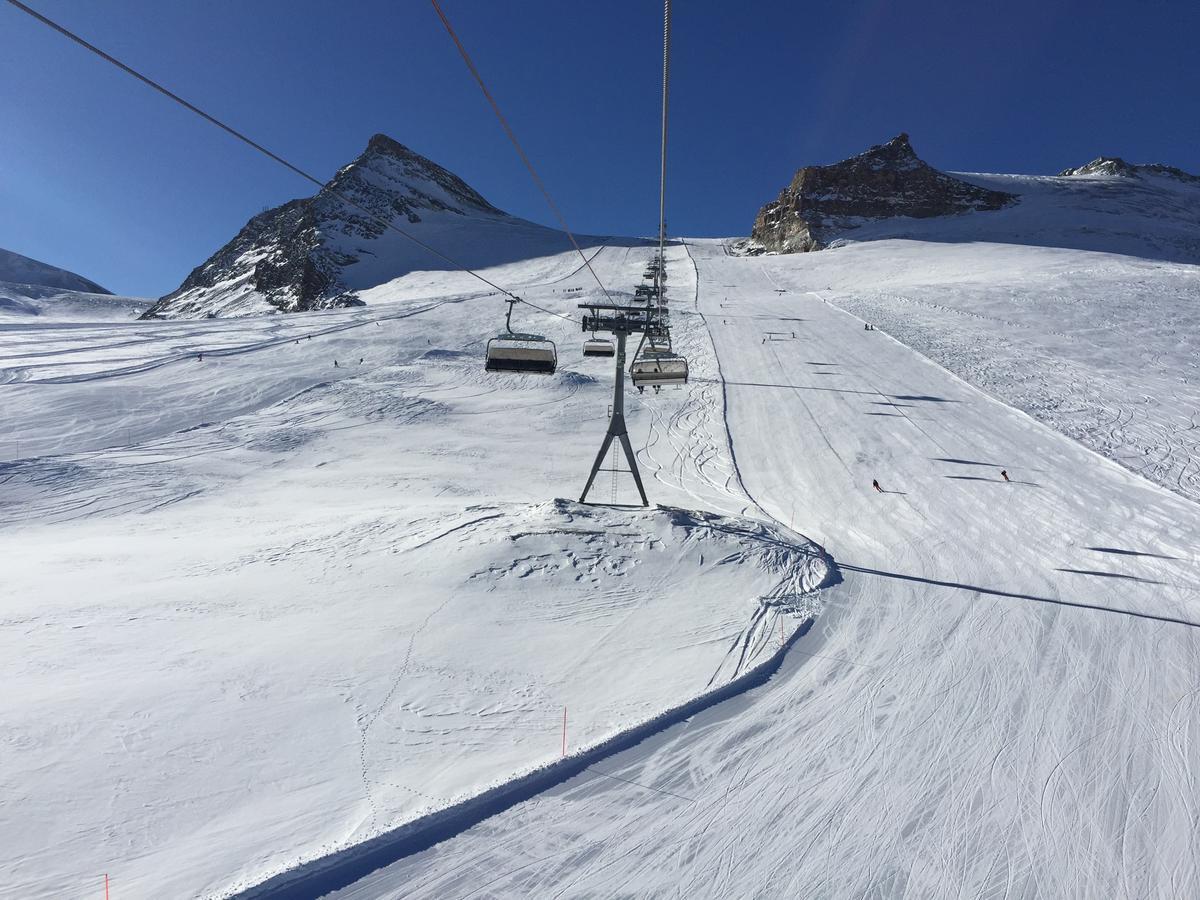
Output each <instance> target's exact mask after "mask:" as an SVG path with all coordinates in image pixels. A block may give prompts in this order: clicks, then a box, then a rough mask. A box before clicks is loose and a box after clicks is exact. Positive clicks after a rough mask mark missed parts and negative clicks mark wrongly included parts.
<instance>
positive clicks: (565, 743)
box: [105, 706, 567, 900]
mask: <svg viewBox="0 0 1200 900" xmlns="http://www.w3.org/2000/svg"><path fill="white" fill-rule="evenodd" d="M562 755H563V756H566V755H567V708H566V707H565V706H564V707H563V749H562ZM105 900H107V898H105Z"/></svg>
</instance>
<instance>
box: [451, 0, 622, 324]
mask: <svg viewBox="0 0 1200 900" xmlns="http://www.w3.org/2000/svg"><path fill="white" fill-rule="evenodd" d="M429 2H430V3H432V4H433V9H434V11H435V12H436V13H437V14H438V18H439V19H441V20H442V25H444V26H445V27H446V32H447V33H448V34H449V35H450V39H451V40H452V41H454V46H455V47H457V48H458V52H459V55H460V56H462V58H463V62H465V63H466V64H467V68H468V69H470V70H471V74H472V75H473V76H474V77H475V81H476V82H477V83H478V84H479V89H480V90H481V91H483V96H484V97H486V98H487V102H488V103H489V104H491V107H492V112H494V113H495V114H496V118H497V119H499V120H500V125H501V127H502V128H503V129H504V133H505V134H507V135H508V139H509V141H511V142H512V145H513V147H515V148H516V150H517V155H518V156H520V157H521V162H523V163H525V168H526V169H528V170H529V176H530V177H531V178H532V179H533V183H534V184H536V185H537V187H538V190H540V191H541V192H542V196H543V197H545V198H546V204H547V205H548V206H549V207H550V210H551V211H552V212H553V213H554V216H555V218H557V219H558V224H559V225H561V226H562V230H563V231H564V232H565V233H566V235H567V237H568V238H570V240H571V245H572V246H573V247H574V248H575V252H576V253H578V254H579V256H580V258H581V259H582V260H583V264H584V265H585V266H587V270H588V271H589V272H591V273H592V278H594V279H596V284H598V285H600V290H602V291H604V296H605V297H606V298H607V299H608V302H609V303H612V302H613V299H612V297H611V296H610V295H609V293H608V288H606V287H605V286H604V282H603V281H601V280H600V276H599V275H597V274H596V270H595V269H593V268H592V262H591V260H590V259H588V258H587V254H585V253H584V252H583V249H582V248H581V247H580V246H579V241H577V240H575V235H574V234H573V233H572V232H571V229H570V227H569V226H568V225H567V220H566V217H565V216H563V214H562V211H561V210H560V209H559V208H558V204H557V203H555V202H554V198H553V197H551V196H550V191H549V190H548V189H547V188H546V185H545V183H544V182H543V181H542V179H541V176H540V175H538V173H537V169H535V168H534V167H533V163H532V162H531V161H530V159H529V155H528V154H527V153H526V152H525V148H524V147H522V146H521V142H520V141H519V140H517V135H516V133H515V132H514V131H513V130H512V126H511V125H509V124H508V119H506V118H504V113H502V112H501V111H500V104H499V103H497V102H496V98H495V97H494V96H492V92H491V91H490V90H488V86H487V84H486V83H485V82H484V80H483V76H482V75H480V74H479V69H478V68H476V66H475V63H474V61H473V60H472V59H471V55H470V54H469V53H467V48H466V47H464V46H463V42H462V41H461V40H459V37H458V34H457V33H456V32H455V30H454V26H453V25H451V24H450V20H449V19H448V18H446V13H445V12H443V10H442V7H441V4H439V3H438V0H429Z"/></svg>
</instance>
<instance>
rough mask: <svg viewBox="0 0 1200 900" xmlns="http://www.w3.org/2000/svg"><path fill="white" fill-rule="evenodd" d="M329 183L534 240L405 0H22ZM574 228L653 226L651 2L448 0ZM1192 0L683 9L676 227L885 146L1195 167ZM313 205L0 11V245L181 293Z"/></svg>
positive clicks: (134, 286)
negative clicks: (255, 223)
mask: <svg viewBox="0 0 1200 900" xmlns="http://www.w3.org/2000/svg"><path fill="white" fill-rule="evenodd" d="M29 3H30V5H31V6H34V7H35V8H37V9H39V10H41V11H42V12H44V13H45V14H47V15H49V16H51V17H52V18H57V19H59V20H60V21H62V22H63V23H64V24H65V25H67V26H68V27H70V28H73V29H75V30H77V31H79V32H80V33H82V34H83V36H84V37H87V38H88V39H90V40H92V41H93V42H94V43H96V44H98V45H99V46H101V47H103V48H105V49H107V50H109V51H110V52H112V53H114V54H115V55H117V56H118V57H120V58H122V59H124V60H125V61H126V62H128V63H130V64H131V65H133V66H134V67H136V68H140V69H142V70H144V71H145V72H147V73H148V74H149V75H151V76H152V77H155V78H158V79H160V80H161V81H163V82H164V83H165V84H166V85H167V86H168V87H171V88H172V89H174V90H176V91H177V92H178V93H180V94H182V95H183V96H185V97H187V98H189V99H191V100H192V101H193V102H195V103H197V104H198V105H200V106H201V107H203V108H206V109H208V110H209V111H211V112H212V113H214V114H216V115H217V116H219V117H222V118H225V119H227V120H228V121H229V122H230V123H231V124H233V125H234V126H235V127H238V128H240V129H242V130H244V131H246V132H248V133H249V134H250V135H251V136H252V137H255V138H256V139H258V140H260V141H261V142H262V143H264V144H266V145H267V146H269V147H271V148H272V149H275V150H276V151H277V152H279V153H281V154H282V155H283V156H285V157H288V158H290V159H292V160H293V161H294V162H296V163H297V164H298V165H300V166H301V167H303V168H307V169H309V170H310V171H313V172H314V173H315V174H316V175H318V177H321V178H327V177H329V176H331V175H332V174H333V172H334V171H335V170H336V169H337V167H339V166H340V165H343V164H344V163H346V162H348V161H350V160H351V159H353V158H354V156H356V155H357V154H358V153H359V152H360V151H361V150H362V148H363V147H364V146H365V144H366V142H367V139H368V138H369V137H370V136H371V135H372V134H373V133H375V132H379V131H382V132H385V133H387V134H389V135H391V136H392V137H394V138H396V139H397V140H399V141H400V142H402V143H404V144H407V145H409V146H410V147H412V148H413V149H414V150H416V151H418V152H420V153H423V154H425V155H426V156H428V157H430V158H432V159H433V160H435V161H436V162H439V163H441V164H442V165H444V166H446V167H447V168H449V169H450V170H451V171H454V172H456V173H457V174H459V175H461V176H462V177H463V178H464V179H466V181H467V182H468V183H469V184H471V185H472V186H473V187H475V188H476V189H477V190H479V191H480V192H481V193H482V194H483V195H484V196H485V197H487V198H488V199H489V200H490V201H491V202H493V203H495V204H496V205H497V206H500V207H501V208H503V209H506V210H508V211H509V212H512V213H514V214H517V215H521V216H525V217H527V218H530V219H534V220H535V221H539V222H543V223H546V224H552V217H551V216H550V214H549V211H548V210H547V209H546V208H545V205H544V201H543V200H542V199H541V196H540V195H539V194H538V193H537V191H536V189H535V188H534V186H533V185H532V184H531V182H530V181H529V178H528V176H527V175H526V174H525V171H524V169H523V168H522V167H521V164H520V162H519V160H518V159H517V157H516V155H515V153H514V152H513V150H512V148H511V147H510V146H509V145H508V144H507V142H506V140H505V138H504V135H503V133H502V132H501V130H500V128H499V126H498V125H497V123H496V122H495V120H494V119H493V118H492V115H491V112H490V111H489V109H488V108H487V106H486V104H485V101H484V100H483V98H482V96H481V94H480V92H479V90H478V88H477V87H476V86H475V84H474V83H473V82H472V81H471V80H470V77H469V75H468V73H467V71H466V69H465V67H464V66H463V63H462V61H461V60H460V59H459V57H458V55H457V53H456V52H455V50H454V48H453V45H452V44H451V43H450V40H449V38H448V37H447V36H446V34H445V33H444V31H443V30H442V28H441V25H440V24H439V22H438V20H437V18H436V16H435V14H434V12H433V10H432V8H431V7H430V6H429V5H428V4H427V3H425V2H423V0H342V2H339V3H329V2H327V0H205V2H203V3H201V2H199V0H171V2H162V0H105V2H85V0H29ZM443 6H444V8H445V9H446V11H447V14H448V15H449V16H450V17H451V19H452V21H453V22H454V23H455V26H456V28H457V29H458V31H459V33H460V35H461V36H462V38H463V40H464V41H465V42H466V44H467V47H468V49H469V50H470V51H471V52H472V54H473V55H474V57H475V60H476V62H477V64H478V65H479V67H480V68H481V70H482V71H483V73H484V76H485V77H486V78H487V79H488V81H489V83H490V85H491V87H492V89H493V91H494V92H495V93H496V94H497V96H498V98H499V100H500V103H501V105H502V107H503V108H504V109H505V111H506V113H507V114H508V116H509V118H510V120H511V121H512V124H513V126H514V128H515V129H516V131H517V134H518V136H519V137H520V138H521V140H522V142H523V143H524V144H525V146H526V149H527V150H528V152H529V153H530V155H531V156H532V157H533V159H534V162H535V164H536V165H537V166H538V167H539V169H540V171H541V173H542V176H543V178H544V179H545V181H546V183H547V184H548V186H549V187H550V190H551V192H552V193H553V194H554V196H555V199H556V200H557V201H558V203H559V205H560V207H561V208H562V209H563V211H564V212H565V213H566V215H567V219H568V221H569V222H570V223H571V225H572V227H573V228H574V229H576V230H578V231H581V232H587V233H592V234H650V233H652V232H653V231H654V230H655V228H656V216H657V179H658V160H657V154H658V115H659V107H658V104H659V96H658V84H659V77H660V75H659V66H660V54H661V44H660V42H661V4H659V3H657V2H656V0H639V2H633V0H555V2H551V0H443ZM1198 33H1200V3H1195V2H1190V0H1189V2H1144V3H1139V4H1129V3H1127V2H1122V3H1115V2H1113V3H1110V2H1107V0H1097V2H1090V3H1084V2H1074V0H1038V2H1027V0H1008V2H1005V3H982V2H971V0H967V2H963V0H953V2H952V0H905V2H900V0H861V2H856V0H841V2H823V0H809V2H804V3H799V2H773V0H755V2H729V0H679V2H676V4H675V31H674V37H675V45H674V55H673V63H672V65H673V69H672V91H673V93H672V110H671V111H672V118H671V127H672V135H671V137H672V147H671V159H670V174H669V182H670V187H669V197H668V220H669V230H670V231H671V232H672V233H674V234H688V235H697V236H699V235H733V234H745V233H747V232H748V231H749V228H750V225H751V223H752V221H753V219H754V215H755V213H756V212H757V209H758V207H759V206H760V205H761V204H762V203H764V202H765V201H767V200H769V199H771V198H772V197H774V196H775V195H776V194H777V193H778V191H779V190H780V188H781V187H783V185H784V184H785V183H786V182H787V181H788V179H789V178H790V177H791V175H792V173H793V171H794V170H795V169H796V168H798V167H799V166H801V165H804V164H808V163H828V162H834V161H836V160H838V159H841V158H844V157H846V156H848V155H851V154H853V153H857V152H859V151H861V150H863V149H865V148H866V147H868V146H870V145H871V144H875V143H879V142H881V141H884V140H887V139H888V138H890V137H892V136H894V135H895V134H897V133H898V132H900V131H907V132H908V133H909V134H910V135H911V138H912V141H913V145H914V147H915V148H916V150H917V152H918V153H919V154H920V155H921V156H922V157H924V158H925V159H926V160H927V161H929V162H930V163H932V164H933V165H935V166H938V167H939V168H943V169H951V170H965V171H993V172H1022V173H1035V174H1049V173H1054V172H1057V171H1058V170H1060V169H1062V168H1064V167H1066V166H1068V165H1077V164H1081V163H1084V162H1087V161H1088V160H1090V159H1092V158H1094V157H1095V156H1097V155H1100V154H1106V155H1119V156H1124V157H1125V158H1127V159H1130V160H1131V161H1136V162H1166V163H1169V164H1172V165H1178V166H1181V167H1183V168H1185V169H1188V170H1190V171H1200V115H1198V114H1197V105H1198V101H1197V97H1198V95H1200V90H1198V89H1200V52H1197V50H1196V47H1195V36H1196V34H1198ZM310 193H311V190H310V189H309V187H308V186H306V184H305V182H303V181H301V180H300V179H298V178H297V177H296V176H294V175H292V174H290V173H288V172H287V171H285V170H282V169H279V168H277V167H276V166H275V164H273V163H271V162H269V161H268V160H266V159H264V158H262V157H259V156H257V155H256V154H254V153H253V152H252V151H250V150H249V149H248V148H246V147H244V146H242V145H240V144H238V143H237V142H235V141H233V140H232V139H230V138H229V137H228V136H226V135H224V134H223V133H221V132H220V131H218V130H216V129H215V128H213V127H212V126H211V125H208V124H207V123H205V122H203V121H201V120H199V119H197V118H194V117H193V116H192V115H191V114H189V113H187V112H185V111H184V110H182V109H180V108H178V107H176V106H174V105H173V104H170V103H169V102H168V101H166V100H165V98H163V97H161V96H159V95H157V94H156V93H154V92H152V91H150V90H149V89H147V88H146V87H144V86H142V85H140V84H138V83H137V82H135V81H134V80H132V79H131V78H129V77H128V76H127V75H124V74H122V73H121V72H118V71H117V70H115V69H113V68H112V67H110V66H108V65H107V64H105V63H103V62H101V61H100V60H98V59H96V58H95V57H93V56H91V55H90V54H87V53H86V52H84V51H83V50H82V49H81V48H79V47H77V46H75V45H74V44H71V43H69V42H68V41H67V40H66V39H64V38H62V37H61V36H59V35H57V34H55V33H53V32H51V31H50V30H49V29H47V28H46V27H45V26H43V25H41V24H39V23H37V22H35V21H34V20H33V19H30V18H29V17H27V16H25V15H24V14H23V13H20V12H19V11H17V10H16V9H15V8H13V7H11V6H9V5H8V4H4V3H0V247H5V248H7V249H10V250H15V251H17V252H19V253H24V254H26V255H28V256H33V257H35V258H38V259H42V260H44V261H46V262H50V263H53V264H55V265H59V266H63V267H64V268H68V269H71V270H73V271H76V272H79V273H80V274H82V275H85V276H87V277H89V278H92V279H95V280H96V281H99V282H100V283H101V284H104V285H106V286H107V287H109V288H110V289H112V290H114V291H117V292H118V293H127V294H135V295H146V296H150V295H158V294H162V293H165V292H167V291H169V290H172V289H173V288H175V287H176V286H178V284H179V282H180V281H181V280H182V279H183V278H184V277H185V276H186V275H187V273H188V272H189V271H190V270H191V269H192V268H193V267H194V266H196V265H199V264H200V263H201V262H203V260H204V259H205V258H207V256H208V255H209V254H210V253H211V252H212V251H214V250H215V249H216V248H217V247H219V246H220V245H221V244H223V243H224V242H226V241H227V240H229V239H230V238H231V237H232V236H233V235H234V234H235V233H236V232H237V230H238V229H239V228H240V227H241V226H242V225H243V224H244V223H245V221H246V219H247V218H249V217H250V216H251V215H253V214H255V213H257V212H259V211H260V210H262V209H264V208H266V207H268V206H273V205H276V204H278V203H281V202H283V201H285V200H288V199H291V198H293V197H299V196H306V195H308V194H310Z"/></svg>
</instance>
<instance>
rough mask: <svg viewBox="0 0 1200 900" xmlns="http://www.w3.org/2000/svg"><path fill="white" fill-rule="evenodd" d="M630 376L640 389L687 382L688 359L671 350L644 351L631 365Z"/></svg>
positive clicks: (635, 385)
mask: <svg viewBox="0 0 1200 900" xmlns="http://www.w3.org/2000/svg"><path fill="white" fill-rule="evenodd" d="M629 377H630V380H632V381H633V384H634V387H636V388H638V389H639V390H640V389H642V388H647V387H653V388H659V387H667V386H670V385H683V384H687V381H688V363H687V359H685V358H684V357H682V356H680V355H679V354H677V353H672V352H671V351H670V350H665V351H662V350H657V351H656V350H647V351H643V352H642V353H641V354H640V355H639V356H638V358H637V359H635V360H634V361H633V365H632V366H630V367H629Z"/></svg>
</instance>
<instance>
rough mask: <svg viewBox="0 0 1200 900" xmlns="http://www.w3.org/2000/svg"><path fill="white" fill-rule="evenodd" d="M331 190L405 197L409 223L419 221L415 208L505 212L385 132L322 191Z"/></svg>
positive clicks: (463, 211)
mask: <svg viewBox="0 0 1200 900" xmlns="http://www.w3.org/2000/svg"><path fill="white" fill-rule="evenodd" d="M333 191H336V192H337V193H342V194H345V193H351V194H352V195H354V199H359V195H366V199H367V200H368V201H371V200H372V199H374V197H375V195H378V194H379V193H380V192H381V191H382V192H391V193H395V194H397V195H400V196H401V197H404V196H407V201H408V202H407V203H401V204H400V206H402V207H403V214H404V215H405V216H406V217H407V218H408V219H409V221H411V222H419V221H420V216H419V215H416V216H415V217H414V213H415V211H416V210H417V209H420V208H425V209H433V210H446V211H450V212H457V213H460V214H463V215H466V214H469V213H470V212H483V213H487V214H489V215H500V216H502V215H506V213H504V212H502V211H501V210H499V209H497V208H496V207H494V206H492V204H490V203H488V202H487V200H485V199H484V198H483V197H482V196H481V195H480V194H479V193H478V192H477V191H475V190H474V189H473V188H471V186H470V185H468V184H467V183H466V182H465V181H463V180H462V179H461V178H459V177H458V176H457V175H455V174H454V173H453V172H450V171H448V170H446V169H444V168H442V167H441V166H439V165H438V164H437V163H435V162H433V161H432V160H430V159H426V158H425V157H424V156H422V155H421V154H419V153H416V152H415V151H413V150H410V149H409V148H408V147H406V146H404V145H403V144H401V143H400V142H399V141H397V140H395V139H393V138H390V137H388V136H387V135H386V134H376V135H374V136H373V137H372V138H371V140H370V141H368V142H367V149H366V150H364V151H363V152H362V154H361V155H360V156H359V157H358V158H357V159H356V160H354V162H352V163H350V164H349V165H348V166H345V167H343V168H342V169H341V170H340V171H339V172H338V173H337V175H336V176H334V179H333V180H332V181H331V182H330V183H329V184H328V185H326V186H325V188H324V189H323V190H322V193H330V192H333ZM380 227H382V226H380Z"/></svg>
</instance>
